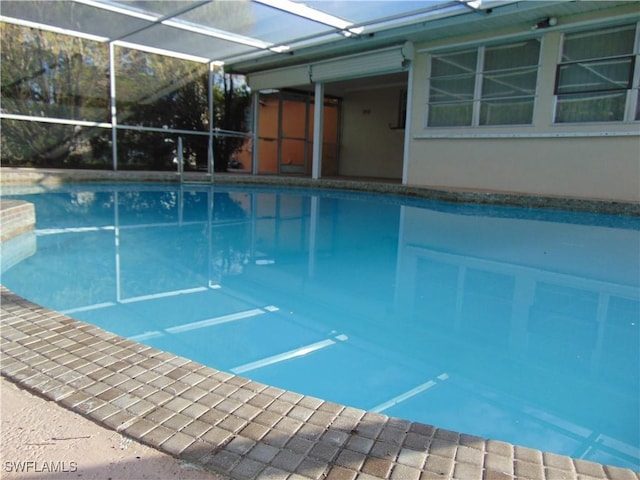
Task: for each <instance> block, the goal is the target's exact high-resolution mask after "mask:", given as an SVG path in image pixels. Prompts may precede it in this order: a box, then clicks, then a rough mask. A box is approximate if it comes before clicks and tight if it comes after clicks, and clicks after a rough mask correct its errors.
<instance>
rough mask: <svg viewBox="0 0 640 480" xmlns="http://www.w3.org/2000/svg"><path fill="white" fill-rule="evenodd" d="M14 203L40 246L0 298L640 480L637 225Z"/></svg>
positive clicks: (354, 209)
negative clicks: (30, 221) (27, 212)
mask: <svg viewBox="0 0 640 480" xmlns="http://www.w3.org/2000/svg"><path fill="white" fill-rule="evenodd" d="M14 197H15V198H21V199H24V200H28V201H30V202H33V203H34V204H35V205H36V217H37V225H36V231H35V233H34V234H33V235H35V239H36V249H35V253H34V254H33V255H31V256H30V257H29V258H27V259H25V260H23V261H22V262H20V263H18V264H17V265H13V266H11V265H3V274H2V283H3V284H4V285H6V286H7V287H8V288H10V289H11V290H13V291H15V292H16V293H18V294H19V295H22V296H24V297H26V298H28V299H30V300H33V301H35V302H37V303H39V304H41V305H43V306H46V307H49V308H53V309H56V310H59V311H62V312H64V313H67V314H69V315H71V316H73V317H74V318H77V319H79V320H83V321H87V322H90V323H93V324H95V325H98V326H100V327H103V328H105V329H107V330H110V331H113V332H115V333H117V334H119V335H122V336H126V337H129V338H132V339H135V340H137V341H140V342H142V343H146V344H148V345H151V346H153V347H156V348H161V349H164V350H167V351H170V352H173V353H175V354H178V355H182V356H186V357H189V358H191V359H193V360H195V361H198V362H201V363H204V364H206V365H210V366H212V367H215V368H218V369H221V370H227V371H230V372H233V373H237V374H239V375H242V376H246V377H249V378H252V379H255V380H257V381H261V382H265V383H268V384H272V385H276V386H279V387H282V388H286V389H289V390H294V391H298V392H301V393H304V394H308V395H313V396H317V397H321V398H324V399H328V400H332V401H335V402H339V403H342V404H346V405H351V406H355V407H359V408H364V409H369V410H375V411H378V412H382V413H384V414H387V415H391V416H399V417H403V418H407V419H410V420H415V421H421V422H424V423H428V424H432V425H437V426H439V427H442V428H447V429H451V430H457V431H461V432H465V433H470V434H475V435H479V436H482V437H488V438H496V439H500V440H504V441H508V442H511V443H515V444H519V445H525V446H529V447H532V448H536V449H541V450H546V451H553V452H556V453H560V454H564V455H570V456H573V457H579V458H585V459H588V460H592V461H597V462H600V463H605V464H613V465H619V466H624V467H629V468H632V469H634V470H640V454H639V444H640V438H639V436H640V433H639V432H640V419H639V416H638V415H639V411H640V401H639V396H638V392H639V391H640V380H639V377H640V371H639V370H640V368H639V365H640V333H639V332H640V327H639V325H638V322H639V319H640V293H639V291H640V290H639V274H638V272H639V271H640V249H639V247H638V246H639V245H640V219H637V218H630V217H614V216H604V215H602V216H600V215H593V214H583V213H569V212H553V211H541V210H526V209H520V208H508V207H480V206H473V205H449V204H445V203H438V202H431V201H427V200H418V199H406V198H405V199H403V198H400V197H393V196H380V195H369V194H361V193H358V194H356V193H347V192H335V191H320V190H311V191H309V190H283V189H276V188H264V187H263V188H261V187H251V188H249V187H223V186H216V187H215V188H214V187H203V186H167V185H149V184H143V185H107V184H102V185H100V184H94V185H72V186H69V187H66V188H65V189H61V190H58V191H53V192H51V193H47V194H38V195H15V196H14ZM24 238H25V237H22V240H20V239H18V241H25V240H24ZM3 257H4V255H3Z"/></svg>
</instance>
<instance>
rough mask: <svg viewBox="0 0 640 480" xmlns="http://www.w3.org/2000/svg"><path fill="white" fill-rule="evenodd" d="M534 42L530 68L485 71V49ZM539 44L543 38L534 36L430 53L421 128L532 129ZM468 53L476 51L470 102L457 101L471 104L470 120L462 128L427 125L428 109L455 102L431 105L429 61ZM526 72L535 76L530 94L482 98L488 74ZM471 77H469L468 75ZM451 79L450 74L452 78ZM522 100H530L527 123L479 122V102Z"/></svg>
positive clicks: (541, 48)
mask: <svg viewBox="0 0 640 480" xmlns="http://www.w3.org/2000/svg"><path fill="white" fill-rule="evenodd" d="M532 40H535V41H537V42H538V43H539V45H538V55H537V56H538V59H537V63H535V64H532V65H525V66H519V67H511V68H505V69H501V70H491V71H488V72H487V71H485V56H486V51H487V49H488V48H494V47H503V48H507V47H509V46H514V45H517V44H519V43H523V42H529V41H532ZM543 42H544V37H543V36H536V37H530V38H526V39H520V40H512V41H509V42H500V43H488V44H483V45H478V46H475V47H472V48H469V47H467V48H462V49H459V50H447V51H443V52H439V53H437V54H431V55H430V57H429V61H428V63H427V90H426V91H427V99H426V108H425V117H424V128H425V129H428V130H434V129H443V128H444V129H449V128H452V129H461V128H493V127H528V126H532V125H534V120H535V110H536V103H537V101H536V100H537V98H538V89H539V82H538V78H539V76H540V71H541V69H542V64H541V59H542V51H543ZM469 51H475V52H476V64H475V71H474V72H473V76H474V82H473V92H472V95H471V99H470V100H469V101H468V102H467V101H460V102H459V103H464V104H467V103H471V105H472V109H471V119H470V122H469V123H468V124H464V125H430V123H429V115H430V110H431V108H432V106H434V105H435V106H437V105H454V104H455V103H456V102H453V101H452V102H441V103H439V102H432V101H431V86H432V79H433V75H432V67H433V60H434V58H435V57H438V56H447V55H455V54H458V53H464V52H469ZM527 69H535V75H536V85H535V88H534V91H533V94H532V95H521V96H518V97H515V96H514V97H485V96H483V84H484V82H485V76H488V75H490V74H493V73H496V72H500V71H505V72H506V71H514V72H515V71H518V70H521V71H525V70H527ZM470 75H471V74H470ZM452 76H453V75H452ZM436 78H440V77H436ZM523 97H530V98H531V99H532V114H531V120H530V121H529V122H527V123H497V124H490V123H487V124H482V123H481V120H482V105H483V102H487V101H492V100H494V101H499V100H506V99H509V98H514V99H515V98H523Z"/></svg>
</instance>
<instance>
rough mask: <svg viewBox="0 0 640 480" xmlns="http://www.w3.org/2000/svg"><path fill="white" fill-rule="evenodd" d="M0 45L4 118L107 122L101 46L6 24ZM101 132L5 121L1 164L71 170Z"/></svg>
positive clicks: (106, 84) (105, 54) (104, 62)
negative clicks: (5, 115) (17, 115)
mask: <svg viewBox="0 0 640 480" xmlns="http://www.w3.org/2000/svg"><path fill="white" fill-rule="evenodd" d="M0 42H1V46H2V50H1V58H2V71H1V82H2V83H1V88H2V90H1V91H2V111H3V112H4V113H12V114H21V115H30V116H36V117H43V118H47V117H53V118H62V119H75V120H84V121H90V122H106V121H108V119H109V109H108V105H109V79H108V77H107V76H106V74H105V73H106V72H108V68H107V59H108V51H107V47H106V46H105V45H101V44H98V43H96V42H90V41H87V40H83V39H80V38H74V37H69V36H64V35H59V34H55V33H52V32H44V31H42V30H36V29H31V28H25V27H19V26H15V25H10V24H6V23H2V24H0ZM102 133H104V132H100V129H96V128H83V127H78V126H73V125H60V124H51V123H40V122H25V121H3V122H2V159H3V164H6V163H17V164H26V165H34V166H56V167H64V166H74V164H76V163H78V161H79V157H83V156H86V154H87V153H89V152H87V149H89V148H90V143H91V139H92V138H93V137H94V136H96V135H101V134H102ZM87 160H89V159H87ZM93 160H94V161H96V160H98V163H100V159H99V158H97V159H96V158H95V157H94V158H93Z"/></svg>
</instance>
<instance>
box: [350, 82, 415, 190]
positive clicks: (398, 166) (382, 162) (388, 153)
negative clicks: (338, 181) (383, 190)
mask: <svg viewBox="0 0 640 480" xmlns="http://www.w3.org/2000/svg"><path fill="white" fill-rule="evenodd" d="M401 88H402V87H401V86H397V87H387V88H380V89H369V90H362V91H357V92H351V93H348V94H346V95H345V96H344V98H343V103H342V109H343V110H342V139H341V146H340V171H339V174H340V175H345V176H366V177H371V176H374V177H380V178H393V179H400V178H402V155H403V151H404V148H403V143H404V130H402V129H394V128H392V127H395V126H396V125H397V122H398V102H399V98H400V91H401Z"/></svg>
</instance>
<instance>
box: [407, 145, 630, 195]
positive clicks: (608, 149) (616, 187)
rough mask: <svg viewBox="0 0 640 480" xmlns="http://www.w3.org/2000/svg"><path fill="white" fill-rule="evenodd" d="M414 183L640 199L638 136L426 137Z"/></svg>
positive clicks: (414, 151) (414, 150) (412, 168)
mask: <svg viewBox="0 0 640 480" xmlns="http://www.w3.org/2000/svg"><path fill="white" fill-rule="evenodd" d="M408 178H409V184H410V185H421V186H427V185H428V186H436V187H451V188H469V189H486V190H492V191H509V192H520V193H530V194H541V195H561V196H570V197H584V198H597V199H608V200H623V201H640V149H639V143H638V137H612V138H609V137H586V138H585V137H579V138H512V139H504V138H500V139H496V138H483V139H443V138H439V139H435V138H433V139H424V140H414V141H413V143H412V146H411V161H410V164H409V175H408Z"/></svg>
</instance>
